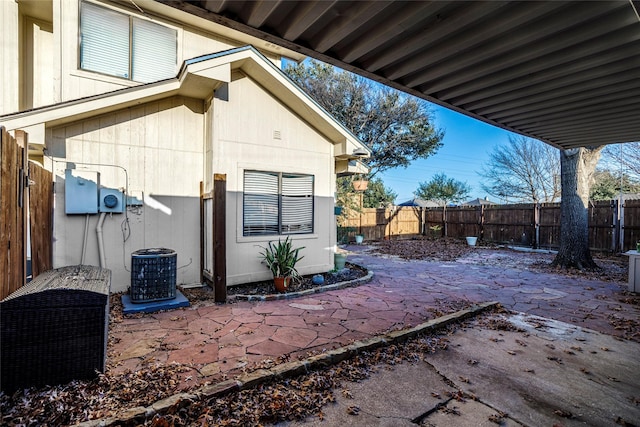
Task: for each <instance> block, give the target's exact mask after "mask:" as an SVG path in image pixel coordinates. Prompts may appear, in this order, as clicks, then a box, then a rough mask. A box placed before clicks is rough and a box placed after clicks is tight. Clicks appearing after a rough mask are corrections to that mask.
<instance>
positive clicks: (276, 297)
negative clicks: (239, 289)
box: [233, 270, 373, 301]
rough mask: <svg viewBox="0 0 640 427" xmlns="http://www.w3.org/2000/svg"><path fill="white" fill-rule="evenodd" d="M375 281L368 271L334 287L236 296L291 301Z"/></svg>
mask: <svg viewBox="0 0 640 427" xmlns="http://www.w3.org/2000/svg"><path fill="white" fill-rule="evenodd" d="M371 279H373V271H371V270H367V274H366V275H365V276H362V277H359V278H357V279H353V280H347V281H344V282H339V283H334V284H333V285H325V286H317V287H315V288H311V289H305V290H304V291H299V292H287V293H285V294H269V295H234V296H233V297H234V298H235V299H237V300H243V301H276V300H283V299H291V298H298V297H303V296H306V295H312V294H319V293H321V292H329V291H335V290H337V289H344V288H350V287H353V286H358V285H363V284H365V283H369V282H370V281H371Z"/></svg>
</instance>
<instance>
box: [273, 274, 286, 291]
mask: <svg viewBox="0 0 640 427" xmlns="http://www.w3.org/2000/svg"><path fill="white" fill-rule="evenodd" d="M273 284H274V285H275V287H276V291H278V292H279V293H281V294H283V293H285V292H287V291H288V290H289V277H274V278H273Z"/></svg>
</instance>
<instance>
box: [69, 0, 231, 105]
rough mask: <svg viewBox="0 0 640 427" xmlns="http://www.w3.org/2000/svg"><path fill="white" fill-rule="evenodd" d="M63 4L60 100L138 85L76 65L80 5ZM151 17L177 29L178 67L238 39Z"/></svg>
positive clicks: (225, 47)
mask: <svg viewBox="0 0 640 427" xmlns="http://www.w3.org/2000/svg"><path fill="white" fill-rule="evenodd" d="M63 4H64V8H63V16H62V22H63V25H62V39H63V49H62V61H63V63H62V74H63V84H62V100H63V101H67V100H71V99H78V98H82V97H86V96H90V95H95V94H100V93H105V92H110V91H113V90H117V89H121V88H124V87H130V86H135V85H137V84H138V83H136V82H132V81H129V80H126V79H121V78H117V77H111V76H105V75H101V74H98V73H93V72H90V71H84V70H80V69H78V62H79V60H78V55H79V50H78V49H79V47H78V42H77V40H78V31H79V30H78V28H79V27H78V26H79V18H78V15H79V8H78V4H77V3H76V2H72V1H70V2H64V3H63ZM103 5H108V6H109V7H111V8H113V9H114V10H119V11H121V12H124V13H127V14H129V15H133V16H137V17H139V18H141V19H146V17H145V16H144V15H142V14H140V13H139V12H137V11H133V10H130V9H121V8H118V7H115V6H114V5H113V4H112V3H110V2H103ZM153 20H154V22H156V23H158V24H161V25H166V26H168V27H171V28H174V29H176V30H177V31H178V62H177V63H178V67H179V66H180V64H182V62H183V61H185V60H186V59H191V58H194V57H197V56H201V55H205V54H210V53H215V52H219V51H223V50H227V49H229V48H232V47H237V46H238V45H239V44H238V43H232V42H230V41H228V40H225V39H223V38H220V37H216V36H215V35H213V34H210V33H207V32H204V31H201V30H194V29H192V28H191V27H184V26H182V25H180V24H178V23H176V22H173V21H169V20H166V19H163V18H162V17H157V16H154V17H153ZM176 72H177V70H176Z"/></svg>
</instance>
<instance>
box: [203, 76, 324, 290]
mask: <svg viewBox="0 0 640 427" xmlns="http://www.w3.org/2000/svg"><path fill="white" fill-rule="evenodd" d="M207 120H208V121H209V123H208V124H207V126H208V127H209V129H210V130H209V133H210V134H211V137H210V139H209V140H210V145H209V146H208V147H206V151H207V152H210V153H211V154H210V155H207V156H206V157H207V158H208V159H211V162H207V164H206V165H205V177H206V180H205V182H206V189H207V191H208V190H210V189H211V186H212V182H211V177H212V176H213V174H214V173H218V174H220V173H221V174H226V175H227V209H226V216H227V222H226V224H227V226H226V233H227V235H226V240H227V285H234V284H240V283H247V282H253V281H257V280H266V279H269V278H271V273H270V272H269V270H268V269H267V268H266V267H265V266H264V265H262V264H261V263H260V258H259V252H260V250H261V249H260V246H265V245H266V244H267V242H268V241H270V240H277V239H278V237H279V236H266V237H265V236H252V237H245V236H243V230H242V223H243V222H242V215H243V204H242V195H243V173H244V171H245V170H261V171H273V172H288V173H303V174H312V175H314V177H315V178H314V182H315V184H314V233H313V234H300V235H292V236H291V238H292V239H293V241H294V247H300V246H304V247H305V249H304V250H302V251H301V255H304V256H305V258H304V259H303V260H302V261H301V262H300V264H299V268H298V270H299V271H300V273H301V274H313V273H319V272H326V271H328V270H331V269H332V268H333V245H334V244H335V241H336V240H335V237H336V236H335V233H336V227H335V220H334V217H333V206H334V192H335V175H334V167H335V166H334V164H335V162H334V157H333V155H334V152H333V149H334V146H333V144H332V143H331V142H330V141H328V140H327V139H326V138H325V137H323V136H322V135H321V134H320V133H318V132H317V131H316V130H315V129H314V128H313V126H312V125H311V124H309V123H307V122H305V121H303V120H301V119H300V117H299V116H297V115H296V114H295V113H294V112H293V111H291V110H290V109H288V108H287V107H286V106H284V105H283V104H281V103H280V102H279V101H278V100H277V99H275V98H274V97H273V96H272V95H271V94H269V93H268V92H267V91H265V90H264V89H263V88H262V87H260V86H259V85H258V84H257V83H256V82H255V81H253V80H252V79H251V78H249V77H246V76H243V75H241V74H235V75H234V78H233V80H232V82H231V83H230V84H229V85H228V87H226V88H223V89H222V90H218V91H217V93H216V96H214V98H213V100H212V102H211V104H210V107H209V111H208V113H207ZM282 238H283V239H284V236H282ZM211 263H212V261H209V262H205V264H207V265H210V264H211Z"/></svg>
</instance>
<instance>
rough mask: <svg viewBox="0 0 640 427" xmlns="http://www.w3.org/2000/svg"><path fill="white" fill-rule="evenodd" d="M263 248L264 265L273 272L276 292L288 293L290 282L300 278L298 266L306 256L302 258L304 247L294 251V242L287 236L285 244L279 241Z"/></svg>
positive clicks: (261, 253)
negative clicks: (301, 252) (301, 253)
mask: <svg viewBox="0 0 640 427" xmlns="http://www.w3.org/2000/svg"><path fill="white" fill-rule="evenodd" d="M261 247H262V249H263V251H262V252H260V256H261V257H262V263H263V264H265V265H266V266H267V268H268V269H269V270H271V274H273V283H274V285H275V287H276V291H278V292H281V293H282V292H286V291H287V289H289V282H290V280H291V279H296V278H299V277H300V274H299V273H298V270H297V269H296V264H297V263H298V261H300V260H301V259H302V258H304V256H300V251H301V250H302V249H304V246H303V247H300V248H295V249H294V248H293V245H292V241H291V240H290V239H289V236H287V238H286V239H285V240H284V242H283V241H282V240H281V239H278V243H274V242H269V244H268V245H267V247H264V246H261Z"/></svg>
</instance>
